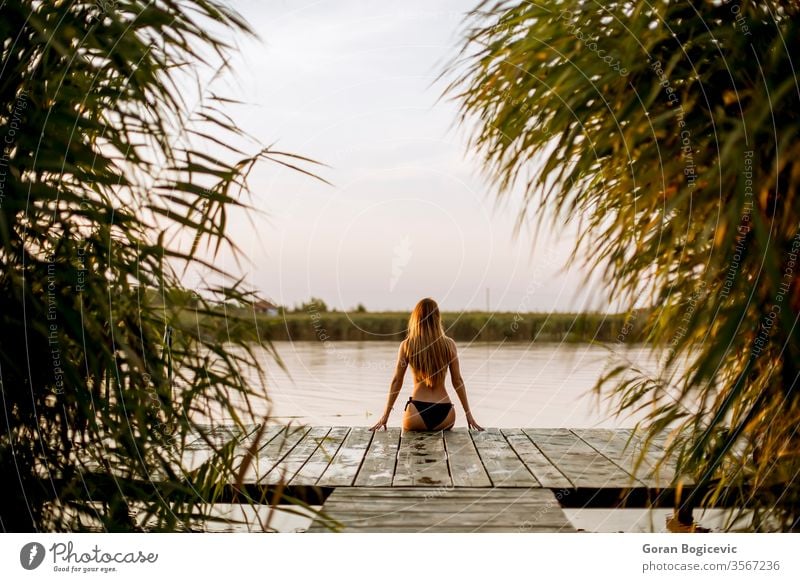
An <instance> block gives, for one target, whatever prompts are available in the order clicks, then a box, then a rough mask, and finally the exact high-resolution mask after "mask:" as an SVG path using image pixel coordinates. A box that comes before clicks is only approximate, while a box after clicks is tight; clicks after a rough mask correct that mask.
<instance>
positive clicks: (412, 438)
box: [185, 426, 689, 532]
mask: <svg viewBox="0 0 800 582" xmlns="http://www.w3.org/2000/svg"><path fill="white" fill-rule="evenodd" d="M257 432H258V431H257V430H256V428H255V427H254V428H253V429H251V430H249V431H246V432H245V433H238V434H237V433H236V431H233V430H232V429H225V428H222V429H216V432H212V433H209V434H206V435H205V437H203V438H197V439H196V441H195V442H193V443H190V445H189V446H188V447H187V449H188V450H187V451H186V454H187V457H186V458H185V460H186V462H187V464H188V465H189V467H190V468H191V466H193V465H194V466H196V465H198V464H199V463H202V462H203V461H204V460H205V459H207V458H208V457H209V456H210V454H211V449H210V446H213V445H214V444H215V442H214V441H215V440H216V441H218V442H219V444H221V443H222V442H225V441H226V440H230V439H231V438H237V439H238V441H239V445H238V450H240V451H241V452H242V454H243V453H244V451H245V450H247V449H248V448H249V447H252V442H251V439H252V438H253V435H255V434H257ZM642 447H643V442H642V440H641V439H640V438H639V436H638V435H636V434H632V432H631V431H630V430H608V429H566V428H552V429H542V428H508V429H506V428H504V429H496V428H494V429H487V430H486V431H483V432H476V431H468V430H467V429H466V428H456V429H454V430H451V431H444V432H442V431H439V432H407V433H402V432H401V430H400V429H399V428H390V429H388V430H386V431H377V432H374V433H373V432H371V431H369V430H368V429H367V428H361V427H319V426H317V427H309V426H296V427H288V428H286V427H277V426H276V427H268V428H266V429H265V430H264V431H263V433H262V435H261V439H260V441H259V443H258V444H257V445H256V448H257V454H256V456H255V458H254V459H253V460H252V462H251V463H250V464H249V466H248V468H247V471H246V472H245V474H244V475H243V479H242V483H241V487H243V488H245V489H246V490H247V491H248V493H249V494H250V495H251V496H252V497H254V498H258V499H263V500H265V501H266V502H270V503H275V502H276V501H279V499H278V497H280V496H288V497H292V498H296V499H298V498H299V499H303V500H305V501H307V502H309V503H316V504H318V503H322V504H323V506H322V513H321V515H320V516H319V517H318V518H317V519H316V520H315V521H314V523H313V524H312V527H311V529H310V531H329V530H330V529H331V528H334V529H338V530H343V531H532V532H533V531H573V528H572V526H571V525H570V523H569V521H568V520H567V519H566V516H565V515H564V513H563V511H562V510H561V507H565V506H569V507H584V506H590V507H622V506H625V507H653V506H670V507H673V506H674V504H675V501H676V500H675V491H674V490H673V488H672V480H673V475H674V472H675V471H674V466H673V465H671V464H670V463H665V464H662V465H661V466H659V465H658V455H659V453H660V452H661V450H662V448H663V439H662V440H661V441H659V440H656V442H655V443H653V444H652V445H651V451H650V452H648V453H647V454H646V455H645V456H644V457H640V453H641V451H642ZM637 461H638V463H637ZM686 485H689V483H686Z"/></svg>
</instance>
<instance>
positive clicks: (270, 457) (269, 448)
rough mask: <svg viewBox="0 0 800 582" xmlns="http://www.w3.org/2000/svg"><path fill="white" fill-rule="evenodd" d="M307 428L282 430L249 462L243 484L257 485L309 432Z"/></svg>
mask: <svg viewBox="0 0 800 582" xmlns="http://www.w3.org/2000/svg"><path fill="white" fill-rule="evenodd" d="M310 430H311V428H310V427H308V426H292V427H287V428H285V429H284V430H282V431H281V432H280V433H279V434H278V436H276V437H274V438H273V439H272V440H271V441H270V442H269V443H268V444H267V445H266V446H265V447H262V448H261V449H260V450H259V451H258V455H256V457H255V458H254V459H253V460H252V461H251V462H250V464H249V466H248V468H247V471H245V474H244V476H243V482H244V483H258V482H259V481H260V480H261V479H263V478H264V476H265V475H267V474H268V473H269V472H270V471H271V470H272V468H273V467H274V466H275V465H277V464H278V463H279V462H280V461H281V459H283V458H284V457H285V456H286V455H287V454H289V452H290V451H291V450H292V449H293V448H294V447H295V446H296V445H297V443H299V442H300V440H301V439H302V438H303V437H304V436H305V435H306V434H307V433H308V431H310Z"/></svg>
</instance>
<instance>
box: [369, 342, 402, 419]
mask: <svg viewBox="0 0 800 582" xmlns="http://www.w3.org/2000/svg"><path fill="white" fill-rule="evenodd" d="M405 346H406V342H403V343H401V344H400V350H399V351H398V352H397V365H396V366H395V368H394V377H393V378H392V383H391V385H390V386H389V398H388V399H387V401H386V410H385V411H384V412H383V416H381V418H380V420H379V421H378V422H376V423H375V424H374V425H373V426H372V427H370V430H378V429H379V428H381V427H383V429H384V430H386V423H387V422H388V421H389V414H390V413H391V412H392V407H393V406H394V402H395V400H397V396H398V395H399V394H400V389H401V388H402V387H403V378H404V377H405V375H406V368H408V360H406V350H405Z"/></svg>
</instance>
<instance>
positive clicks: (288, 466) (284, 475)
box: [259, 426, 331, 485]
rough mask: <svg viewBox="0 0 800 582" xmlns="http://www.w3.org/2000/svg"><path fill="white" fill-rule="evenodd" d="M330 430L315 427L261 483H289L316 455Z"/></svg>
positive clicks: (325, 427)
mask: <svg viewBox="0 0 800 582" xmlns="http://www.w3.org/2000/svg"><path fill="white" fill-rule="evenodd" d="M330 430H331V429H330V427H328V426H315V427H313V428H312V429H311V430H310V431H308V432H307V433H306V434H305V436H304V437H303V439H302V440H301V441H300V442H298V443H297V444H296V445H295V446H294V447H293V448H292V450H291V451H290V452H289V453H288V454H287V455H285V456H284V457H283V458H282V459H281V460H280V461H278V462H277V463H276V464H275V465H274V466H273V467H272V469H270V471H269V472H268V473H267V474H266V475H265V476H264V477H262V478H261V480H260V481H259V482H260V483H261V484H262V485H276V484H278V483H289V481H290V480H291V479H292V477H294V475H295V473H297V471H298V470H300V467H302V466H303V465H304V464H305V463H306V461H308V459H309V458H310V457H311V455H313V454H314V451H316V450H317V447H319V444H320V442H322V440H323V439H324V438H325V437H326V436H327V435H328V433H329V432H330Z"/></svg>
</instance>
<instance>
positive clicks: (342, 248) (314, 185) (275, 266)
mask: <svg viewBox="0 0 800 582" xmlns="http://www.w3.org/2000/svg"><path fill="white" fill-rule="evenodd" d="M473 4H474V0H470V1H446V2H444V1H443V2H436V3H435V4H434V3H431V2H425V1H410V2H403V3H388V2H367V1H365V0H352V1H341V0H337V1H335V2H333V1H328V2H304V1H302V0H298V1H292V2H264V1H259V0H234V1H233V5H234V6H235V7H236V8H237V9H238V10H240V11H241V12H242V14H244V15H245V17H246V18H247V20H248V21H249V22H250V23H251V24H252V26H253V27H254V28H255V30H256V31H257V33H258V34H259V35H260V37H261V41H255V40H248V39H238V42H239V45H240V49H241V54H240V55H239V56H238V57H236V59H235V60H234V61H233V62H232V66H233V70H234V76H233V77H231V78H228V79H225V82H224V83H225V88H226V89H227V90H228V91H229V92H233V93H234V95H235V96H236V97H237V98H239V99H241V100H243V101H245V102H247V103H248V104H249V105H248V106H246V107H239V108H236V109H234V110H232V115H233V117H234V119H236V120H237V122H238V123H240V124H241V126H242V127H243V128H244V129H246V130H247V131H248V132H249V133H250V134H252V135H254V136H255V137H256V138H258V139H259V140H260V141H261V142H263V143H265V144H270V143H273V142H277V147H278V148H279V149H282V150H286V151H291V152H294V153H298V154H302V155H305V156H309V157H311V158H314V159H316V160H319V161H321V162H324V163H326V164H328V165H329V166H330V167H329V168H325V169H322V170H321V172H320V173H321V174H322V175H323V176H324V177H325V178H326V179H328V180H329V181H330V182H332V184H333V185H332V186H328V185H325V184H322V183H318V182H315V181H313V180H311V179H309V178H307V177H303V176H300V175H298V174H296V173H293V172H290V171H283V170H280V169H279V168H278V167H276V166H274V165H269V164H262V165H261V166H259V167H258V169H257V170H256V171H255V173H254V174H253V176H252V179H251V185H252V187H253V191H254V193H255V198H254V200H253V203H254V204H255V205H256V206H257V207H258V208H259V209H260V210H263V211H264V213H265V215H264V216H259V217H256V218H255V219H253V221H252V223H251V222H249V221H248V220H245V219H244V217H243V216H242V215H238V214H237V215H236V216H234V217H233V220H232V232H233V235H234V238H235V240H236V242H237V244H238V245H239V246H240V247H241V250H242V251H243V252H244V254H245V255H246V256H247V258H248V260H249V262H247V263H246V264H243V265H241V266H240V267H237V266H236V265H234V264H232V263H230V260H229V259H228V258H227V257H226V256H223V257H222V258H220V262H221V263H220V264H223V265H224V266H225V267H226V268H228V269H229V270H231V271H233V272H243V273H244V274H245V275H246V277H247V281H248V283H249V284H250V285H251V286H253V287H255V288H258V289H260V290H261V292H262V293H263V294H264V295H265V296H267V297H270V298H272V299H273V300H274V301H276V302H277V303H280V304H284V305H294V304H296V303H299V302H301V301H303V300H305V299H307V298H308V297H310V296H317V297H321V298H323V299H324V300H325V301H326V302H327V303H328V304H329V305H332V306H334V307H336V308H339V309H349V308H352V307H353V306H355V305H356V304H358V303H363V304H364V305H365V306H366V307H367V308H368V309H370V310H380V309H395V310H408V309H410V308H411V307H412V306H413V305H414V303H415V302H416V301H417V300H418V299H420V298H421V297H425V296H431V297H434V298H435V299H437V300H438V301H439V303H440V305H441V306H442V308H443V309H446V310H462V309H484V308H485V307H486V303H487V301H486V289H487V288H488V289H489V307H490V308H491V309H492V310H504V311H547V312H549V311H568V310H570V311H572V310H582V309H588V308H595V309H603V310H605V309H607V305H608V304H607V302H606V300H605V298H604V296H603V293H602V291H601V289H600V287H599V286H598V285H596V284H587V283H586V277H585V274H584V273H583V272H581V270H580V269H579V268H578V267H574V268H572V269H570V270H567V271H562V269H563V267H564V265H565V263H566V259H567V255H568V253H569V251H570V250H571V248H572V243H573V240H574V233H573V234H571V232H573V231H574V229H573V230H572V231H571V230H570V229H560V228H559V229H551V231H552V232H550V233H549V234H548V235H547V236H543V237H540V239H539V240H538V242H537V245H536V247H535V248H534V246H533V242H534V241H533V238H532V236H531V233H530V231H525V230H523V232H521V233H520V234H519V235H518V236H516V237H515V236H514V233H513V231H514V224H515V220H516V217H517V215H518V210H519V205H518V201H517V200H518V198H514V197H512V198H510V199H508V200H507V201H506V202H505V203H504V204H500V205H498V204H497V197H496V192H495V191H494V190H493V189H492V188H491V186H490V185H489V184H487V183H485V182H484V181H483V180H482V179H481V178H480V174H479V165H478V164H477V162H476V160H475V159H474V158H470V156H469V154H468V151H467V147H466V135H465V131H464V130H463V129H459V128H458V127H457V126H456V123H455V120H456V111H457V108H456V104H455V103H453V102H449V101H446V100H441V99H440V97H441V94H442V89H443V84H441V83H435V82H434V81H435V79H436V77H437V76H438V75H439V74H440V72H441V71H442V69H443V67H444V65H445V63H446V62H447V61H448V59H449V58H450V57H452V56H453V54H454V53H455V51H456V47H457V45H458V39H459V37H458V32H459V30H460V28H461V25H462V22H463V14H464V12H465V11H467V10H468V9H469V8H471V7H472V5H473ZM587 301H588V303H587Z"/></svg>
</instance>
